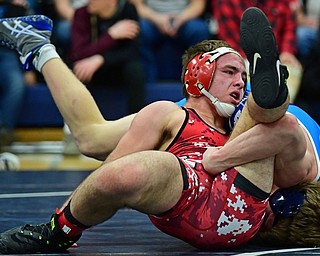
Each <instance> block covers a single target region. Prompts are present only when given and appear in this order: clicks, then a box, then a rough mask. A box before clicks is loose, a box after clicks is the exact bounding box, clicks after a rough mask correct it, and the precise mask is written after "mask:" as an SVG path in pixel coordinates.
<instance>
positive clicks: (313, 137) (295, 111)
mask: <svg viewBox="0 0 320 256" xmlns="http://www.w3.org/2000/svg"><path fill="white" fill-rule="evenodd" d="M248 84H249V83H248ZM249 92H250V85H249V86H247V90H246V93H245V95H244V98H243V100H242V101H241V102H240V104H239V105H238V106H237V108H236V110H235V111H234V114H233V115H232V116H231V117H230V120H229V122H228V125H229V128H230V129H231V130H232V129H233V127H234V125H235V123H236V122H237V121H238V119H239V116H240V113H241V111H242V108H243V106H244V103H245V101H246V100H247V96H248V94H249ZM185 103H186V99H185V98H184V99H182V100H180V101H178V102H177V104H178V105H179V106H184V105H185ZM287 113H290V114H292V115H294V116H295V117H296V118H297V119H298V121H299V123H300V125H301V126H302V127H303V128H304V129H305V131H306V132H307V134H308V135H309V138H310V141H311V143H312V145H313V148H314V151H315V153H316V157H317V165H318V175H317V177H316V179H315V181H320V160H319V158H320V156H319V155H320V142H319V140H320V127H319V125H318V124H317V122H316V121H315V120H313V119H312V118H311V117H310V116H309V115H308V114H307V113H306V112H305V111H304V110H302V109H301V108H299V107H297V106H295V105H293V104H290V105H289V107H288V111H287Z"/></svg>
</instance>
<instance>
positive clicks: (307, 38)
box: [296, 0, 320, 123]
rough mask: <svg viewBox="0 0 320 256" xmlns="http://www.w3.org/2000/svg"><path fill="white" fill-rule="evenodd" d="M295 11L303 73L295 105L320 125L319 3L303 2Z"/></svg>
mask: <svg viewBox="0 0 320 256" xmlns="http://www.w3.org/2000/svg"><path fill="white" fill-rule="evenodd" d="M303 3H304V4H305V5H304V6H300V9H298V10H297V20H298V29H297V34H298V47H299V57H300V59H301V62H302V64H303V68H304V72H303V76H302V81H301V89H300V91H299V94H298V97H297V101H296V105H298V106H299V107H301V108H302V109H304V110H305V111H306V112H308V113H309V114H310V116H312V117H313V118H314V119H315V120H316V121H317V122H318V123H320V111H319V109H320V101H319V99H320V85H319V80H320V33H319V18H320V1H319V0H307V1H303Z"/></svg>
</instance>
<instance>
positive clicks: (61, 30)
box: [53, 0, 88, 58]
mask: <svg viewBox="0 0 320 256" xmlns="http://www.w3.org/2000/svg"><path fill="white" fill-rule="evenodd" d="M87 3H88V1H87V0H54V7H55V11H56V14H57V17H56V19H55V21H54V26H53V37H54V39H55V45H57V46H58V48H59V49H58V50H59V53H60V54H62V56H63V57H64V58H66V56H67V55H68V52H69V50H70V46H71V24H72V20H73V16H74V13H75V11H76V10H77V9H78V8H81V7H83V6H85V5H86V4H87Z"/></svg>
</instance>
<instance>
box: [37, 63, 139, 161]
mask: <svg viewBox="0 0 320 256" xmlns="http://www.w3.org/2000/svg"><path fill="white" fill-rule="evenodd" d="M41 72H42V74H43V76H44V78H45V80H46V83H47V84H48V87H49V89H50V92H51V94H52V96H53V98H54V100H55V102H56V104H57V106H58V108H59V110H60V112H61V114H62V116H63V118H64V120H65V121H66V123H67V124H68V126H69V127H70V129H71V131H72V134H73V136H74V137H75V140H76V143H77V145H78V146H79V148H80V150H81V152H82V153H84V154H86V155H89V156H94V157H96V158H98V159H100V160H105V158H106V156H107V154H108V153H110V152H111V151H112V150H113V149H114V147H115V146H116V145H117V143H118V141H119V140H120V138H121V137H122V135H123V134H124V133H125V132H126V131H127V129H128V127H129V125H130V124H131V121H132V118H133V115H131V116H128V117H126V118H122V119H119V120H116V121H106V120H105V119H104V118H103V116H102V114H101V113H100V111H99V109H98V107H97V105H96V103H95V101H94V99H93V97H92V96H91V94H90V93H89V91H88V90H87V88H86V87H85V86H84V85H83V84H82V83H81V82H80V81H79V80H78V79H77V78H76V77H75V76H74V74H73V73H72V72H71V71H70V69H69V68H68V67H67V66H66V65H65V64H64V63H63V61H62V60H60V59H51V60H49V61H48V62H46V63H45V64H44V66H43V68H42V70H41ZM106 138H108V139H107V140H106Z"/></svg>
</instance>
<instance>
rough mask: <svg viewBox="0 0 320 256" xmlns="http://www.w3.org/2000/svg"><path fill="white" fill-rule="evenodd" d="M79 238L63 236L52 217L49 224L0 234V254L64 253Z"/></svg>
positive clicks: (27, 226)
mask: <svg viewBox="0 0 320 256" xmlns="http://www.w3.org/2000/svg"><path fill="white" fill-rule="evenodd" d="M80 237H81V235H79V236H76V237H67V236H65V235H64V234H63V232H62V231H61V230H60V229H59V228H58V223H57V222H56V215H53V216H52V218H51V222H50V223H47V224H41V225H29V224H28V225H25V226H23V227H18V228H13V229H10V230H8V231H6V232H4V233H2V234H0V254H24V253H55V252H64V251H66V250H67V249H68V248H70V247H71V246H72V245H73V244H74V243H75V242H76V241H77V240H79V238H80Z"/></svg>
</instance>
